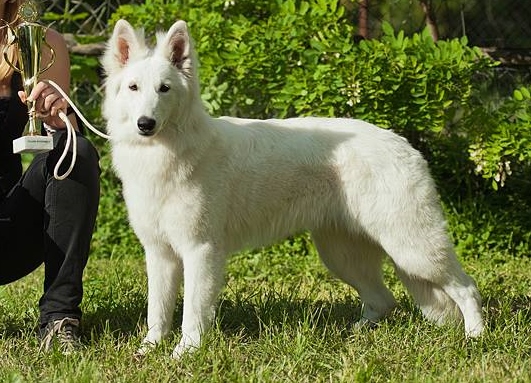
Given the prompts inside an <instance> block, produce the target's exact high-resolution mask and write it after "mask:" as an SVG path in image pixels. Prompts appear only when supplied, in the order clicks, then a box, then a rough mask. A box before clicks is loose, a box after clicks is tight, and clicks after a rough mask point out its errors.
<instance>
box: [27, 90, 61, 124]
mask: <svg viewBox="0 0 531 383" xmlns="http://www.w3.org/2000/svg"><path fill="white" fill-rule="evenodd" d="M18 95H19V97H20V99H21V100H22V102H26V101H30V102H31V101H33V100H35V113H36V116H37V117H38V118H40V119H43V120H44V121H45V122H48V121H47V120H53V121H61V120H60V119H59V118H58V116H59V112H61V111H62V112H66V109H67V107H68V102H67V101H66V100H65V99H64V98H63V96H61V94H60V93H59V92H58V91H57V89H55V88H54V87H53V86H51V85H48V84H47V83H45V82H42V81H41V82H39V83H38V84H37V85H36V86H35V87H34V88H33V90H32V91H31V93H30V95H29V97H26V93H25V92H24V91H20V92H18ZM52 125H56V124H52ZM60 125H63V124H60Z"/></svg>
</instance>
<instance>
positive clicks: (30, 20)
mask: <svg viewBox="0 0 531 383" xmlns="http://www.w3.org/2000/svg"><path fill="white" fill-rule="evenodd" d="M19 16H20V18H21V19H22V23H20V24H19V25H17V26H16V27H14V28H12V27H11V26H9V35H10V36H9V43H8V44H6V47H5V48H4V59H5V60H6V62H7V64H8V65H9V66H11V67H12V68H13V69H14V70H15V71H17V72H19V73H20V75H21V77H22V83H23V86H24V91H25V93H26V96H29V95H30V93H31V91H32V90H33V88H34V87H35V86H36V85H37V83H38V81H39V76H40V75H41V74H42V73H44V72H45V71H46V70H48V69H49V68H50V67H51V66H52V65H53V63H54V61H55V52H54V50H53V48H52V47H51V46H50V45H49V44H48V43H47V42H46V30H47V28H46V27H44V26H43V25H40V24H38V23H36V20H37V19H38V17H39V12H38V6H37V4H36V3H35V2H33V1H25V2H24V4H22V5H21V7H20V10H19ZM11 45H15V49H16V57H17V60H16V63H12V62H11V61H9V57H8V54H7V50H8V47H9V46H11ZM43 46H44V47H46V48H47V49H49V50H50V57H51V58H50V62H49V63H48V64H47V65H46V66H45V67H42V68H41V61H42V48H43ZM17 65H18V66H17ZM26 103H27V105H28V114H29V118H28V123H27V124H26V127H25V129H24V135H23V136H22V137H20V138H18V139H16V140H15V141H13V152H14V153H21V152H30V153H39V152H45V151H49V150H51V149H53V140H52V137H49V136H42V135H41V133H40V128H37V116H36V111H35V100H33V101H31V102H30V101H27V102H26Z"/></svg>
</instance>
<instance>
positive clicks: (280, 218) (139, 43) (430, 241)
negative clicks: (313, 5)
mask: <svg viewBox="0 0 531 383" xmlns="http://www.w3.org/2000/svg"><path fill="white" fill-rule="evenodd" d="M102 63H103V66H104V69H105V71H106V74H107V79H106V95H105V100H104V105H103V113H104V117H105V119H106V120H107V122H108V132H109V134H110V136H111V145H112V158H113V166H114V168H115V170H116V172H117V174H118V176H119V177H120V178H121V180H122V182H123V194H124V198H125V202H126V204H127V207H128V211H129V218H130V222H131V225H132V227H133V228H134V230H135V233H136V234H137V235H138V237H139V239H140V241H141V242H142V245H143V246H144V248H145V253H146V263H147V276H148V291H149V292H148V315H147V322H148V328H149V330H148V333H147V336H146V337H145V339H144V342H143V346H142V347H141V348H140V350H139V352H140V353H144V352H146V351H147V350H148V349H149V348H150V346H151V345H154V344H156V343H157V342H159V341H160V340H161V338H162V337H164V336H165V335H167V334H168V332H169V331H170V326H171V323H172V315H173V312H174V309H175V304H176V295H177V291H178V287H179V284H180V283H181V281H182V279H183V277H184V313H183V321H182V338H181V341H180V343H179V344H178V345H177V347H176V348H175V350H174V352H173V356H174V357H179V356H180V355H181V354H182V353H183V352H185V351H188V350H190V349H192V348H196V347H198V346H199V345H200V342H201V335H202V334H203V333H204V332H205V331H207V330H208V329H209V327H210V326H211V323H212V320H213V317H214V312H215V308H216V301H217V297H218V294H219V292H220V290H221V289H222V287H223V280H224V266H225V263H226V260H227V257H228V255H229V254H231V253H234V252H237V251H239V250H241V249H243V248H249V247H257V246H263V245H267V244H270V243H272V242H273V241H277V240H279V239H283V238H285V237H286V236H288V235H290V234H294V233H298V232H301V231H303V230H309V231H310V232H311V233H312V237H313V240H314V242H315V245H316V247H317V249H318V251H319V254H320V256H321V258H322V260H323V262H324V264H325V265H326V266H327V267H328V268H329V269H330V270H331V271H332V272H333V273H335V274H336V275H337V276H338V277H339V278H341V279H342V280H343V281H345V282H346V283H348V284H349V285H351V286H353V287H354V288H355V289H356V290H357V291H358V293H359V296H360V298H361V300H362V302H363V312H362V318H361V320H360V323H361V324H363V323H367V322H376V321H378V320H379V319H381V318H382V317H384V316H385V315H386V314H387V313H388V312H389V311H390V310H391V309H392V308H393V307H394V306H395V304H396V302H395V299H394V298H393V296H392V294H391V292H390V291H389V290H388V289H387V288H386V287H385V286H384V283H383V280H382V271H381V266H382V260H383V258H384V256H385V255H388V256H389V257H390V258H391V259H392V261H393V263H394V265H395V268H396V271H397V273H398V275H399V276H400V278H401V280H402V282H403V283H404V284H405V286H406V287H407V288H408V290H409V292H410V293H411V294H412V296H413V297H414V299H415V300H416V302H417V304H418V305H419V306H420V308H421V309H422V312H423V313H424V314H425V316H426V317H427V318H429V319H430V320H432V321H434V322H436V323H444V322H446V321H447V320H448V319H449V318H450V317H452V318H455V315H456V314H457V316H458V319H459V318H461V319H464V327H465V331H466V334H467V335H468V336H478V335H479V334H480V333H481V332H482V330H483V320H482V314H481V303H480V301H481V299H480V296H479V293H478V290H477V288H476V286H475V283H474V282H473V280H472V279H471V278H470V277H469V276H467V275H466V274H465V273H464V272H463V270H462V268H461V266H460V264H459V263H458V261H457V259H456V256H455V253H454V251H453V248H452V244H451V243H450V241H449V238H448V235H447V231H446V224H445V221H444V217H443V214H442V210H441V207H440V202H439V198H438V194H437V192H436V189H435V186H434V182H433V181H432V178H431V177H430V174H429V170H428V167H427V164H426V162H425V160H424V159H423V158H422V156H421V155H420V154H419V153H418V152H417V151H416V150H415V149H413V148H412V147H411V146H410V145H409V144H408V143H407V141H406V140H405V139H403V138H401V137H400V136H398V135H396V134H394V133H392V132H391V131H389V130H384V129H380V128H378V127H376V126H373V125H371V124H368V123H366V122H363V121H358V120H350V119H328V118H294V119H286V120H265V121H261V120H248V119H239V118H229V117H223V118H212V117H210V116H208V114H207V113H206V112H205V110H204V108H203V105H202V102H201V98H200V91H199V84H198V82H199V80H198V76H197V62H196V57H195V53H194V50H193V48H192V43H191V38H190V36H189V33H188V30H187V26H186V23H185V22H184V21H177V22H176V23H175V24H174V25H173V26H172V27H171V29H170V30H169V31H168V32H167V34H159V35H158V36H157V44H156V47H154V49H152V50H151V49H148V47H147V46H146V44H145V42H144V37H143V34H142V32H139V31H135V30H134V29H133V28H132V27H131V25H130V24H129V23H127V22H126V21H124V20H120V21H119V22H118V23H117V24H116V26H115V28H114V32H113V35H112V37H111V38H110V40H109V43H108V47H107V49H106V52H105V54H104V56H103V58H102Z"/></svg>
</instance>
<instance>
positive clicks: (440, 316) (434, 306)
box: [397, 270, 463, 325]
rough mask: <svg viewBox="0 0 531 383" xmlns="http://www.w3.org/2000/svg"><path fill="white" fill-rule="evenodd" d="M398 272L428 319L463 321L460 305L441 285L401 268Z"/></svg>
mask: <svg viewBox="0 0 531 383" xmlns="http://www.w3.org/2000/svg"><path fill="white" fill-rule="evenodd" d="M397 274H398V276H399V277H400V279H401V281H402V283H403V284H404V285H405V286H406V288H407V290H408V291H409V293H410V294H411V296H412V297H413V299H414V301H415V303H416V304H417V305H418V307H419V308H420V310H421V311H422V313H423V314H424V316H425V317H426V318H427V319H428V320H430V321H432V322H434V323H436V324H437V325H443V324H446V323H452V324H455V323H460V322H462V321H463V315H462V313H461V311H460V310H459V307H458V306H457V304H456V303H455V301H454V300H453V299H452V298H450V296H449V295H448V294H447V293H446V292H445V291H444V290H443V289H442V288H441V287H439V286H438V285H436V284H435V283H433V282H430V281H428V280H425V279H420V278H416V277H412V276H410V275H408V274H407V273H405V272H403V271H400V270H397Z"/></svg>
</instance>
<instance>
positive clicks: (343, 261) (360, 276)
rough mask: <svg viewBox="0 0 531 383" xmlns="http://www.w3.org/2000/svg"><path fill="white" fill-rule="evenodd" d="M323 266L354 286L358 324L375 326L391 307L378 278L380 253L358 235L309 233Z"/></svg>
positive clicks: (393, 303) (328, 231)
mask: <svg viewBox="0 0 531 383" xmlns="http://www.w3.org/2000/svg"><path fill="white" fill-rule="evenodd" d="M312 237H313V240H314V243H315V246H316V248H317V251H318V252H319V255H320V256H321V259H322V261H323V263H324V264H325V265H326V266H327V267H328V268H329V269H330V271H331V272H332V273H334V274H335V275H336V276H337V277H338V278H340V279H341V280H343V281H344V282H346V283H347V284H349V285H350V286H352V287H354V288H355V289H356V290H357V292H358V294H359V296H360V299H361V301H362V304H363V308H362V313H361V319H360V320H359V322H358V324H359V325H364V324H370V323H376V322H378V320H380V319H381V318H383V317H385V316H386V315H387V314H388V313H389V312H390V311H391V310H392V309H393V308H394V307H395V306H396V301H395V298H394V297H393V294H392V293H391V292H390V291H389V289H388V288H387V287H386V286H385V284H384V282H383V276H382V261H383V258H384V256H385V253H384V251H383V250H382V248H381V247H379V246H378V245H377V244H374V243H372V242H371V241H370V240H368V239H367V238H365V237H363V236H361V235H352V234H349V233H346V232H341V231H340V230H333V229H326V230H323V229H321V230H318V231H314V232H312Z"/></svg>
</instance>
